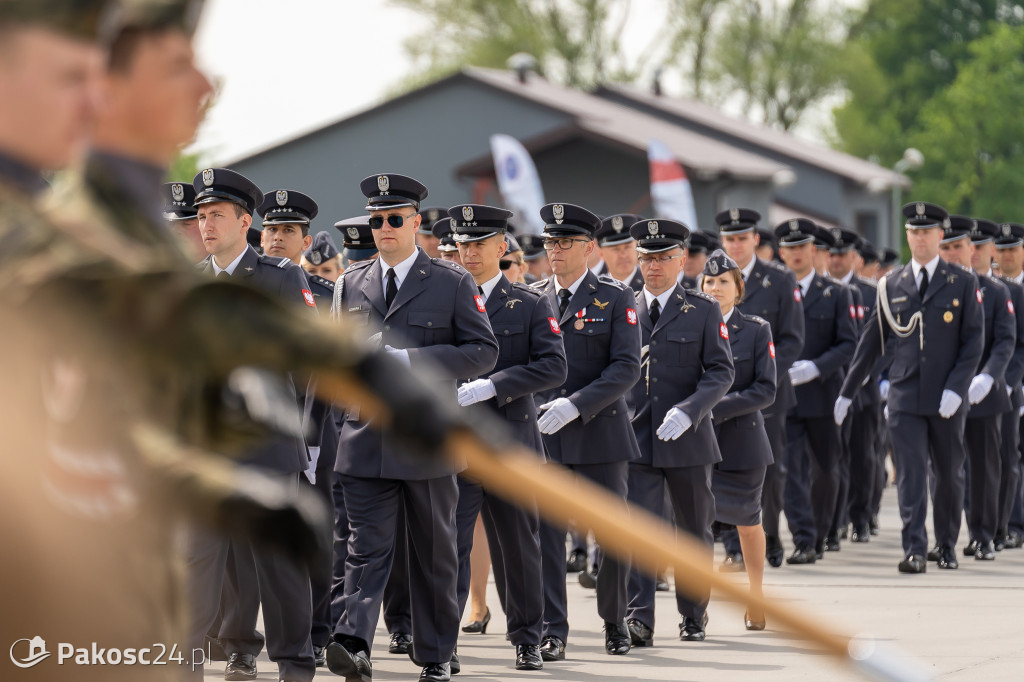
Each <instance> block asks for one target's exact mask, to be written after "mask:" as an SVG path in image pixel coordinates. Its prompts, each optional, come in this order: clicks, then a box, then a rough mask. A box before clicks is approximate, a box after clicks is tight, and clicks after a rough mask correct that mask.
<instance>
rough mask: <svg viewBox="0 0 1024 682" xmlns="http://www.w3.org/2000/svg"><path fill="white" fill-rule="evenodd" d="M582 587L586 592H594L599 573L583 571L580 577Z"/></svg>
mask: <svg viewBox="0 0 1024 682" xmlns="http://www.w3.org/2000/svg"><path fill="white" fill-rule="evenodd" d="M579 581H580V585H581V586H582V587H583V589H585V590H593V589H595V588H596V587H597V573H591V572H590V571H581V572H580V575H579Z"/></svg>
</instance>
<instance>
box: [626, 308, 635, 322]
mask: <svg viewBox="0 0 1024 682" xmlns="http://www.w3.org/2000/svg"><path fill="white" fill-rule="evenodd" d="M626 322H629V323H630V324H636V311H635V310H633V309H632V308H626Z"/></svg>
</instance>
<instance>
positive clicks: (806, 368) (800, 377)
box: [789, 360, 821, 386]
mask: <svg viewBox="0 0 1024 682" xmlns="http://www.w3.org/2000/svg"><path fill="white" fill-rule="evenodd" d="M820 376H821V372H820V371H819V370H818V366H817V365H815V364H814V363H813V362H811V361H810V360H797V361H796V362H794V363H793V366H792V367H790V368H789V380H790V381H792V382H793V385H794V386H799V385H801V384H806V383H807V382H808V381H814V380H815V379H817V378H818V377H820Z"/></svg>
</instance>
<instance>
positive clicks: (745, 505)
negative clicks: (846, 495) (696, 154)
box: [701, 250, 775, 630]
mask: <svg viewBox="0 0 1024 682" xmlns="http://www.w3.org/2000/svg"><path fill="white" fill-rule="evenodd" d="M701 289H702V290H703V291H704V293H706V294H708V295H710V296H712V297H714V298H715V300H717V301H718V304H719V305H720V306H721V308H722V316H723V317H724V318H725V324H726V326H727V327H728V331H729V344H730V345H731V346H732V357H733V364H734V366H735V368H736V377H735V379H734V380H733V385H732V388H731V389H730V390H729V393H727V394H726V396H725V397H724V398H722V400H721V401H720V402H719V403H718V405H716V406H715V409H714V412H713V414H714V422H715V434H716V436H717V437H718V447H719V448H720V449H721V451H722V461H721V462H720V463H718V464H716V465H715V468H714V471H713V472H712V477H711V490H712V492H713V494H714V496H715V516H716V520H717V521H718V522H719V523H723V524H728V525H734V526H736V529H737V531H738V532H739V536H740V546H741V548H742V550H743V562H744V564H745V565H746V568H747V577H748V579H749V580H750V592H751V595H756V596H758V597H760V596H761V580H762V578H763V576H764V553H765V537H764V530H763V529H762V528H761V486H762V485H763V484H764V474H765V469H766V468H767V467H768V465H769V464H771V463H772V461H773V460H772V450H771V444H770V443H769V441H768V434H767V433H766V432H765V430H764V419H763V418H762V417H761V410H763V409H765V408H766V407H769V406H770V405H771V404H772V403H773V402H774V401H775V346H774V345H773V344H772V332H771V328H770V327H769V326H768V323H767V322H765V321H764V320H762V319H761V318H759V317H755V316H753V315H744V314H743V313H741V312H740V311H739V310H737V309H736V304H737V303H739V302H740V300H742V298H743V275H742V274H741V273H740V269H739V267H738V266H737V265H736V262H735V261H733V260H732V259H731V258H729V257H728V256H726V255H725V253H724V252H722V251H721V250H717V251H715V252H714V253H712V254H711V256H709V257H708V260H707V263H706V264H705V265H704V273H703V280H702V282H701ZM744 623H745V625H746V627H747V629H748V630H763V629H764V627H765V620H764V613H763V612H752V611H751V610H750V609H748V610H747V613H746V614H745V615H744Z"/></svg>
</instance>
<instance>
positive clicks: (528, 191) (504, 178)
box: [491, 135, 544, 234]
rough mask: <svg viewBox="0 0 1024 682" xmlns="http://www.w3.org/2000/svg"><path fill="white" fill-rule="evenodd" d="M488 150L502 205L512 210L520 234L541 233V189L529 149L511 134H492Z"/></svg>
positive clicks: (542, 226) (542, 195)
mask: <svg viewBox="0 0 1024 682" xmlns="http://www.w3.org/2000/svg"><path fill="white" fill-rule="evenodd" d="M491 153H492V154H493V155H494V172H495V175H497V177H498V190H499V191H500V192H501V196H502V199H503V200H504V202H505V207H506V208H508V209H509V210H510V211H512V212H513V213H515V216H514V217H513V218H512V220H513V222H514V223H515V225H516V229H517V230H518V232H519V234H540V233H541V230H543V229H544V221H543V220H541V219H540V207H541V206H543V205H544V190H543V189H542V188H541V186H540V177H538V175H537V167H536V166H534V165H533V159H532V158H530V153H529V152H528V151H526V148H525V147H523V145H522V144H521V143H520V142H519V140H517V139H516V138H514V137H511V136H510V135H491Z"/></svg>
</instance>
